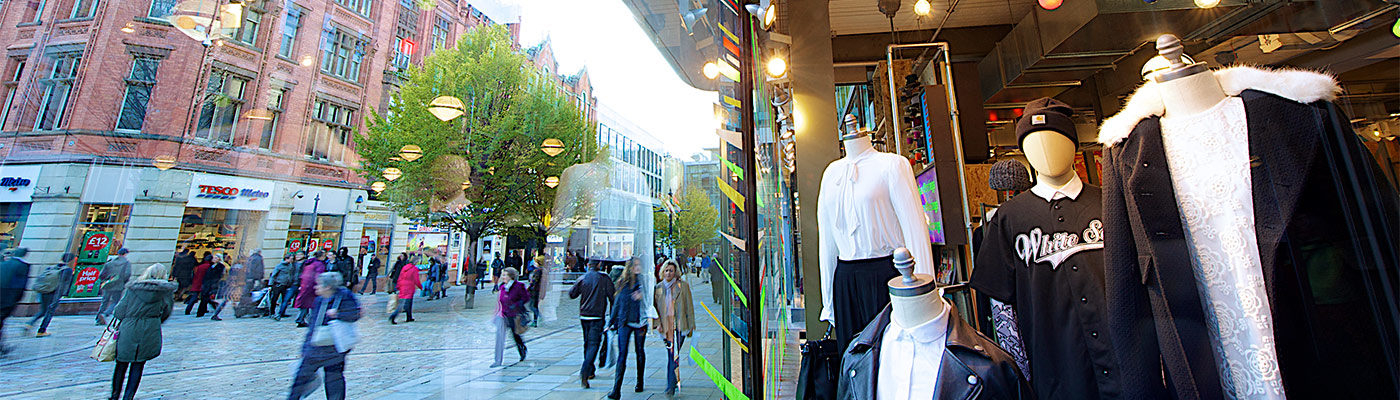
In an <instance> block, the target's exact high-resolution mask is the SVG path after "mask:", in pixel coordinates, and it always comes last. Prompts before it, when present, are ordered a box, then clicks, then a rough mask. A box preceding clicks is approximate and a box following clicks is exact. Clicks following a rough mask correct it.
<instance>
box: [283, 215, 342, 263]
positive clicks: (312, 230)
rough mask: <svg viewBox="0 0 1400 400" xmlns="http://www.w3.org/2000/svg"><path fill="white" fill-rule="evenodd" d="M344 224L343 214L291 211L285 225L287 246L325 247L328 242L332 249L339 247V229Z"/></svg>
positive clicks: (309, 248) (305, 248)
mask: <svg viewBox="0 0 1400 400" xmlns="http://www.w3.org/2000/svg"><path fill="white" fill-rule="evenodd" d="M344 225H345V216H344V215H323V214H322V215H315V214H312V213H292V220H291V223H290V224H289V225H288V227H287V241H288V246H287V247H288V248H289V249H290V248H293V247H296V248H300V249H304V250H311V249H313V248H314V249H325V248H326V243H327V242H329V243H330V247H331V248H332V249H336V248H340V246H342V245H341V244H340V231H341V228H343V227H344ZM293 242H295V243H296V244H292V243H293ZM308 253H310V252H308Z"/></svg>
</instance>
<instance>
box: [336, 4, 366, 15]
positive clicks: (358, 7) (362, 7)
mask: <svg viewBox="0 0 1400 400" xmlns="http://www.w3.org/2000/svg"><path fill="white" fill-rule="evenodd" d="M370 1H371V0H335V4H339V5H341V6H344V7H345V8H348V9H350V10H351V11H354V12H357V13H360V15H365V16H368V15H369V6H370Z"/></svg>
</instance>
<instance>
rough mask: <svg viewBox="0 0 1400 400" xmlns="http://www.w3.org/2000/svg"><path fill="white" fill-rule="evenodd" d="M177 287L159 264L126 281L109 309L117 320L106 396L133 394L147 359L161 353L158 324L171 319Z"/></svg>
mask: <svg viewBox="0 0 1400 400" xmlns="http://www.w3.org/2000/svg"><path fill="white" fill-rule="evenodd" d="M178 287H179V285H177V284H176V283H174V282H170V270H169V269H167V268H166V267H165V265H162V264H155V265H152V266H150V267H147V268H146V271H145V272H142V273H141V276H140V277H138V278H136V280H133V281H131V282H129V283H127V284H126V294H124V295H122V299H121V301H119V302H117V309H116V310H115V311H113V312H112V316H113V317H115V318H116V319H117V320H118V321H120V322H118V323H117V335H116V336H117V360H116V361H117V365H116V369H115V370H113V371H112V394H111V396H109V397H108V399H111V400H116V399H117V398H118V397H117V396H118V395H124V396H123V397H122V398H123V399H127V400H130V399H133V398H135V397H136V387H137V386H139V385H140V384H141V372H142V371H143V370H144V369H145V367H146V361H150V360H152V359H154V358H156V357H157V356H159V355H160V346H161V341H162V339H161V333H160V325H161V323H163V322H165V320H166V319H167V318H170V311H171V307H173V306H174V305H175V289H176V288H178ZM123 383H125V385H126V391H125V392H123V391H122V385H123Z"/></svg>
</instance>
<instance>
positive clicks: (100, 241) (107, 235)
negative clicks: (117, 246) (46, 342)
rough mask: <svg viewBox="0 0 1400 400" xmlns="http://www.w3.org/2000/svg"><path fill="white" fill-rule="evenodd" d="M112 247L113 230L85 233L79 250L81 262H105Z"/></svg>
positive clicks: (79, 260)
mask: <svg viewBox="0 0 1400 400" xmlns="http://www.w3.org/2000/svg"><path fill="white" fill-rule="evenodd" d="M111 249H112V232H103V231H93V232H88V233H85V234H83V242H82V244H81V248H80V249H79V251H78V262H79V263H87V262H91V263H105V262H107V253H108V252H110V250H111Z"/></svg>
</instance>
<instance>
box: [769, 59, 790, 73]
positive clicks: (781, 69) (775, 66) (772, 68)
mask: <svg viewBox="0 0 1400 400" xmlns="http://www.w3.org/2000/svg"><path fill="white" fill-rule="evenodd" d="M783 75H787V60H784V59H783V57H782V56H779V55H776V54H774V55H773V56H772V57H769V58H768V76H770V77H773V78H782V77H783Z"/></svg>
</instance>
